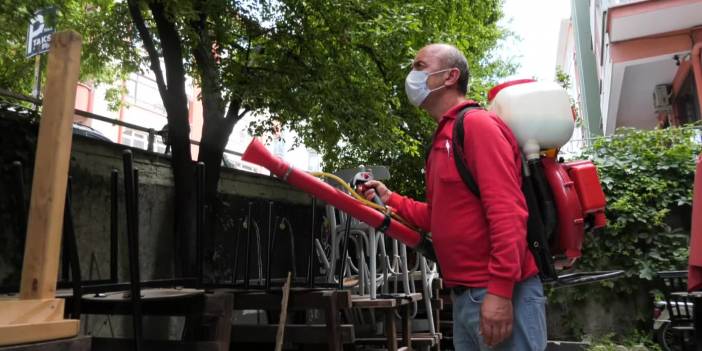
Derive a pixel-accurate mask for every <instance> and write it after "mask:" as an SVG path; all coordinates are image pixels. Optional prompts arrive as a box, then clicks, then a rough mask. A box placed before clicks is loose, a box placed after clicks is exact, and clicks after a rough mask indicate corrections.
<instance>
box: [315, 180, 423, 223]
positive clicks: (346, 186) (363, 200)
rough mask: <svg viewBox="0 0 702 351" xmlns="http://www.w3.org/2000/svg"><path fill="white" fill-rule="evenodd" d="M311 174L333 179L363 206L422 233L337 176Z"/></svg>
mask: <svg viewBox="0 0 702 351" xmlns="http://www.w3.org/2000/svg"><path fill="white" fill-rule="evenodd" d="M310 174H311V175H313V176H315V177H318V178H329V179H331V180H333V181H335V182H337V183H338V184H339V185H341V186H342V187H343V188H344V189H345V190H346V191H348V192H349V194H351V196H352V197H353V198H354V199H356V200H358V201H360V202H361V203H362V204H364V205H366V206H368V207H370V208H373V209H375V210H378V211H380V212H382V213H384V214H387V215H390V217H392V218H394V219H395V220H397V221H398V222H400V223H402V224H404V225H406V226H408V227H410V229H412V230H414V231H417V232H421V230H420V229H419V228H417V227H415V226H413V225H411V224H410V223H409V222H407V220H406V219H404V218H402V217H401V216H400V215H398V214H396V213H394V212H392V210H390V209H389V208H387V207H383V206H380V205H378V204H376V203H375V202H372V201H368V200H367V199H366V198H365V197H363V196H361V195H360V194H358V193H357V192H356V189H354V188H352V187H351V186H350V185H349V184H348V183H347V182H346V181H344V180H343V179H341V178H339V177H338V176H336V175H334V174H331V173H326V172H310Z"/></svg>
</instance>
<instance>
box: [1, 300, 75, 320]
mask: <svg viewBox="0 0 702 351" xmlns="http://www.w3.org/2000/svg"><path fill="white" fill-rule="evenodd" d="M0 306H2V313H0V326H4V325H11V324H28V323H40V322H51V321H57V320H61V319H63V309H64V300H62V299H44V300H20V299H7V300H2V301H1V302H0Z"/></svg>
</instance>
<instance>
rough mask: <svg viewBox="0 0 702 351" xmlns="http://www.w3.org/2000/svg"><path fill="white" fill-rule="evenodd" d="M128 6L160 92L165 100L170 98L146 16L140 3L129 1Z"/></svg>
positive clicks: (134, 0)
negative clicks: (167, 97) (142, 12)
mask: <svg viewBox="0 0 702 351" xmlns="http://www.w3.org/2000/svg"><path fill="white" fill-rule="evenodd" d="M127 5H128V7H129V14H130V15H131V17H132V22H134V25H135V26H136V28H137V31H138V32H139V37H141V41H142V43H143V44H144V49H146V52H147V54H148V55H149V62H150V66H151V70H152V71H153V72H154V75H155V76H156V85H157V86H158V91H159V93H160V94H161V97H162V98H164V97H166V96H168V87H167V86H166V83H165V82H164V80H163V71H161V62H160V61H159V59H158V58H159V55H158V52H157V51H156V45H155V44H154V40H153V38H152V37H151V33H150V32H149V30H148V28H146V22H145V21H144V16H142V14H141V9H139V3H138V1H137V0H127Z"/></svg>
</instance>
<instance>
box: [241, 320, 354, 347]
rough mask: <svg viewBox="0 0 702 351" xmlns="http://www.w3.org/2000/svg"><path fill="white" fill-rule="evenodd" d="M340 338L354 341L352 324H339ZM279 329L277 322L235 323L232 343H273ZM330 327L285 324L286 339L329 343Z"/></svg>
mask: <svg viewBox="0 0 702 351" xmlns="http://www.w3.org/2000/svg"><path fill="white" fill-rule="evenodd" d="M338 330H339V336H340V337H339V340H340V343H343V344H352V343H353V342H354V340H355V339H354V331H353V330H354V329H353V325H352V324H341V325H339V328H338ZM277 331H278V326H277V325H276V324H261V325H251V324H234V325H232V343H266V344H272V343H273V342H274V340H275V335H276V333H277ZM327 334H328V329H327V326H326V325H324V324H288V325H286V326H285V341H286V342H289V343H293V344H327V343H328V335H327Z"/></svg>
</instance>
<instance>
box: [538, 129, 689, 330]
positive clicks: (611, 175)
mask: <svg viewBox="0 0 702 351" xmlns="http://www.w3.org/2000/svg"><path fill="white" fill-rule="evenodd" d="M701 151H702V146H701V144H700V129H699V128H698V127H686V128H669V129H663V130H652V131H642V130H635V129H619V130H618V131H617V133H616V134H615V135H614V136H613V137H611V138H601V139H597V140H595V141H594V142H593V143H592V144H591V145H590V146H589V147H588V148H587V149H586V150H585V151H584V152H583V155H582V157H583V158H588V159H591V160H592V161H593V162H594V163H595V164H596V165H597V167H598V170H599V175H600V181H601V183H602V186H603V189H604V192H605V194H606V196H607V209H606V214H607V219H608V224H607V227H606V228H605V230H604V231H603V232H602V233H598V234H593V235H590V236H589V237H587V238H586V241H585V245H584V247H583V250H582V252H583V256H582V258H581V260H580V261H579V262H578V264H577V269H578V270H580V271H599V270H615V269H622V270H625V271H626V277H625V278H621V279H617V280H612V281H607V282H603V283H600V284H594V285H590V286H587V288H586V289H583V288H568V289H557V290H553V291H551V292H550V297H549V302H550V303H551V304H552V305H556V306H558V305H560V306H569V307H570V311H571V313H573V316H572V318H570V319H569V318H565V320H570V323H571V324H570V325H568V326H567V327H568V328H569V329H570V332H571V333H572V334H573V335H572V336H573V337H576V338H577V337H578V336H580V335H581V334H582V333H583V332H586V331H584V330H582V320H583V318H587V315H586V314H585V315H579V314H578V313H579V312H578V310H577V308H573V307H575V306H582V305H583V304H584V303H585V302H586V301H596V302H597V303H598V304H601V305H603V306H605V307H607V306H612V305H613V304H616V303H621V302H622V301H627V300H628V299H632V298H633V297H634V295H636V294H637V293H640V292H641V291H644V292H646V291H648V290H650V289H653V288H654V285H653V284H652V279H653V278H654V276H655V273H656V272H658V271H664V270H684V269H686V268H687V257H688V256H687V255H688V242H689V235H690V220H691V217H690V216H691V213H690V210H691V207H690V206H691V201H692V189H693V181H694V172H695V165H696V163H695V160H696V158H697V155H698V154H699V153H700V152H701ZM651 306H652V305H651V304H649V305H648V306H641V308H640V309H638V310H635V311H631V313H632V315H634V316H635V317H636V318H635V319H638V320H639V321H640V322H641V323H640V325H639V327H642V326H643V325H644V324H645V322H646V321H647V320H648V319H650V311H651V308H652V307H651ZM555 308H558V307H555ZM580 312H583V311H580ZM626 317H629V316H626ZM633 327H635V326H633V325H632V326H631V328H633Z"/></svg>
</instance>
